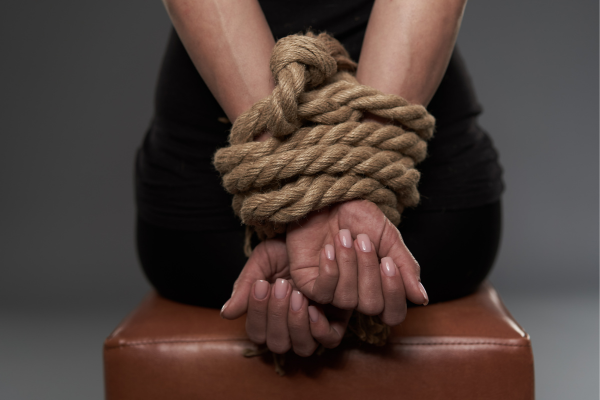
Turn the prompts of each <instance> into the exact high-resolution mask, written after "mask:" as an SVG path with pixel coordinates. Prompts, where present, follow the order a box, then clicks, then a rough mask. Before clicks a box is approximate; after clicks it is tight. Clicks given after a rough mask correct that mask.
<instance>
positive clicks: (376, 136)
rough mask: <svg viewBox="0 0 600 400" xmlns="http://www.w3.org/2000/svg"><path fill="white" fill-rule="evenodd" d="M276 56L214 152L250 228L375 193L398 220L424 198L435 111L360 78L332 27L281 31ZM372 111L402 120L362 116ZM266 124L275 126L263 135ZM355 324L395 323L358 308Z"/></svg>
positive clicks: (267, 230)
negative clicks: (262, 91) (271, 82)
mask: <svg viewBox="0 0 600 400" xmlns="http://www.w3.org/2000/svg"><path fill="white" fill-rule="evenodd" d="M270 66H271V72H272V74H273V77H274V79H275V83H276V85H275V89H274V90H273V92H272V93H271V95H269V96H268V97H266V98H264V99H262V100H260V101H258V102H257V103H255V104H254V105H253V106H252V108H251V109H250V110H249V111H247V112H246V113H244V114H242V115H241V116H240V117H238V119H237V120H236V121H235V123H234V125H233V127H232V130H231V134H230V136H229V143H230V146H229V147H226V148H223V149H220V150H219V151H217V153H216V154H215V157H214V160H213V161H214V165H215V167H216V169H217V170H218V171H219V172H220V173H221V175H222V178H223V185H224V187H225V189H226V190H227V191H228V192H229V193H231V194H233V195H234V197H233V202H232V206H233V209H234V211H235V213H236V215H238V216H239V217H240V218H241V220H242V222H243V223H244V224H246V225H247V226H248V227H249V228H250V229H251V230H249V231H248V232H250V233H251V232H252V230H253V231H254V232H256V233H257V234H258V236H259V238H260V239H265V238H268V237H273V236H275V235H276V234H279V233H284V232H285V228H286V225H287V224H288V223H290V222H294V221H298V220H300V219H302V218H304V217H305V216H306V215H307V214H308V213H310V212H311V211H314V210H319V209H321V208H323V207H327V206H330V205H333V204H335V203H339V202H343V201H348V200H354V199H365V200H370V201H372V202H374V203H375V204H377V206H378V207H379V208H380V209H381V210H382V212H383V213H384V214H385V215H386V216H387V218H389V219H390V221H391V222H392V223H394V224H396V225H397V224H398V223H399V222H400V214H401V213H402V211H403V210H404V208H405V207H412V206H415V205H417V204H418V202H419V193H418V191H417V184H418V182H419V178H420V174H419V172H418V171H417V170H416V169H415V168H414V167H415V165H416V164H417V163H419V162H421V161H423V159H424V158H425V156H426V152H427V144H426V140H428V139H429V138H431V136H432V135H433V130H434V125H435V120H434V118H433V116H431V115H430V114H429V113H427V110H426V109H425V107H423V106H420V105H414V104H410V103H409V102H408V101H406V100H405V99H403V98H401V97H399V96H395V95H386V94H383V93H381V92H379V91H378V90H376V89H373V88H370V87H368V86H364V85H360V84H359V83H358V81H357V80H356V78H355V77H354V75H353V74H354V72H355V71H356V63H355V62H353V61H352V60H351V59H350V58H349V55H348V53H347V52H346V50H345V49H344V47H343V46H342V45H341V44H340V43H339V42H338V41H337V40H335V39H333V38H332V37H331V36H329V35H327V34H324V33H322V34H319V35H318V36H317V35H315V34H313V33H311V32H309V33H307V34H306V35H291V36H287V37H285V38H282V39H281V40H279V41H278V42H277V43H276V45H275V48H274V49H273V53H272V56H271V62H270ZM365 112H369V113H371V114H373V115H377V116H380V117H383V118H386V119H388V120H390V122H393V123H394V124H393V125H382V124H379V123H375V122H364V123H363V122H360V120H361V119H362V117H363V115H364V113H365ZM265 131H269V132H271V133H272V135H273V136H272V137H271V138H270V139H268V140H266V141H264V142H255V141H254V138H255V137H257V136H259V135H260V134H262V133H264V132H265ZM246 250H247V253H248V255H249V252H251V250H250V247H249V235H247V240H246ZM349 329H350V331H351V332H353V333H354V334H355V335H356V336H358V337H359V338H360V339H361V340H363V341H366V342H368V343H371V344H376V345H383V344H385V342H386V340H387V337H388V336H389V333H390V328H389V327H388V326H387V325H385V324H383V323H382V322H381V320H379V318H378V317H368V316H364V315H362V314H360V313H357V312H355V313H354V314H353V317H352V320H351V323H350V324H349Z"/></svg>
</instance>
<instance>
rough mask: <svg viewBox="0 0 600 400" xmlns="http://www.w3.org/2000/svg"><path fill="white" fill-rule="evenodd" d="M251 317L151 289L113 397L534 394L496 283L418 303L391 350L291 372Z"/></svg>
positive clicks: (490, 397) (118, 337)
mask: <svg viewBox="0 0 600 400" xmlns="http://www.w3.org/2000/svg"><path fill="white" fill-rule="evenodd" d="M244 323H245V321H244V319H243V318H241V319H239V320H236V321H226V320H223V319H221V318H220V317H219V311H218V310H213V309H206V308H200V307H193V306H188V305H183V304H179V303H175V302H172V301H169V300H166V299H164V298H162V297H160V296H159V295H157V294H156V293H151V294H149V295H148V296H147V297H146V298H145V299H144V300H143V302H142V303H141V304H140V306H139V307H138V308H137V309H136V310H134V311H133V312H132V313H131V314H130V315H129V316H128V317H127V318H126V319H125V320H124V321H123V322H122V323H121V324H120V325H119V326H118V327H117V328H116V329H115V331H114V332H113V333H112V334H111V335H110V336H109V337H108V338H107V339H106V341H105V343H104V373H105V386H106V387H105V388H106V398H107V400H125V399H127V400H131V399H144V400H151V399H169V400H180V399H181V400H182V399H254V398H257V399H259V398H260V399H272V398H273V399H280V398H285V399H310V400H315V399H329V400H331V399H345V400H346V399H347V400H350V399H361V400H364V399H375V398H384V399H413V400H414V399H428V400H434V399H444V400H452V399H461V400H468V399H486V400H495V399H498V400H500V399H502V400H506V399H527V400H531V399H533V398H534V375H533V353H532V349H531V342H530V339H529V335H527V333H525V332H524V331H523V329H521V327H520V326H519V325H518V324H517V322H516V321H515V320H514V319H513V318H512V317H511V315H510V314H509V312H508V311H507V310H506V308H505V307H504V305H503V304H502V301H501V300H500V298H499V297H498V295H497V293H496V291H495V290H494V289H493V288H492V287H491V285H490V284H488V283H486V284H484V285H482V286H481V287H480V289H479V290H478V291H477V292H476V293H475V294H473V295H470V296H468V297H465V298H462V299H458V300H453V301H449V302H446V303H440V304H432V305H429V306H427V307H417V308H411V309H409V311H408V316H407V318H406V321H405V322H404V323H403V324H402V325H400V326H398V327H395V328H393V330H392V335H391V338H390V340H389V343H388V344H387V345H386V346H384V347H372V346H369V345H364V344H363V345H360V346H356V345H344V344H343V345H342V346H340V347H339V348H337V349H334V350H327V351H325V352H324V353H323V354H322V355H320V356H317V355H313V356H311V357H309V358H301V357H298V356H295V355H293V354H288V355H286V357H285V367H284V368H285V371H286V374H285V376H279V375H277V374H276V373H275V370H274V364H273V359H272V357H270V356H269V355H265V356H259V357H253V358H246V357H244V356H242V353H243V352H244V350H245V349H248V348H255V346H254V345H253V344H252V343H251V342H250V341H249V340H248V339H247V337H246V335H245V327H244Z"/></svg>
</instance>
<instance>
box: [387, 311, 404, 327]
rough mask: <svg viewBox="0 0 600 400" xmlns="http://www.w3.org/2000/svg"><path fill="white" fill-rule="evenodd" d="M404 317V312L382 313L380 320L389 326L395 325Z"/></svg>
mask: <svg viewBox="0 0 600 400" xmlns="http://www.w3.org/2000/svg"><path fill="white" fill-rule="evenodd" d="M405 318H406V313H389V314H384V315H383V317H382V318H381V320H382V321H383V322H384V323H386V324H387V325H389V326H396V325H400V324H401V323H402V322H404V319H405Z"/></svg>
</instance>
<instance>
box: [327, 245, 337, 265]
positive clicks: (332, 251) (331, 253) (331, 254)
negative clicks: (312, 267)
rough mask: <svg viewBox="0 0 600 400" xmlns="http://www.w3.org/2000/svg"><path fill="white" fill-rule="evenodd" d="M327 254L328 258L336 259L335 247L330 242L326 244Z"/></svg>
mask: <svg viewBox="0 0 600 400" xmlns="http://www.w3.org/2000/svg"><path fill="white" fill-rule="evenodd" d="M325 255H326V256H327V259H328V260H331V261H333V260H335V249H334V248H333V246H332V245H330V244H326V245H325Z"/></svg>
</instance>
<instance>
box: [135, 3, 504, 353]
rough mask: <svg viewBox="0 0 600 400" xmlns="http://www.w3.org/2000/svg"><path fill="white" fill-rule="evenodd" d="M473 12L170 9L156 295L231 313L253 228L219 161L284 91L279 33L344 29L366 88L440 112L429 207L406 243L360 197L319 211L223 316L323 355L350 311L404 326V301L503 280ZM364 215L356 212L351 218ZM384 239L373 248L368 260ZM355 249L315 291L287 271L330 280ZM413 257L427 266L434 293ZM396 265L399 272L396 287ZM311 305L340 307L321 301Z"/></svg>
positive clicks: (145, 194) (443, 8) (149, 266)
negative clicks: (234, 206) (238, 131)
mask: <svg viewBox="0 0 600 400" xmlns="http://www.w3.org/2000/svg"><path fill="white" fill-rule="evenodd" d="M465 3H466V1H465V0H455V1H444V2H440V1H438V2H436V1H424V0H402V1H394V2H386V1H379V0H378V1H377V2H375V4H373V2H372V1H362V0H361V1H348V0H346V1H343V2H342V1H340V2H323V1H312V0H309V1H303V2H294V3H289V4H288V3H287V2H280V1H261V2H260V4H259V2H257V1H254V0H252V1H250V0H248V1H243V0H241V1H228V2H221V1H217V0H214V1H195V2H194V1H187V0H185V1H184V0H165V5H166V7H167V11H168V12H169V15H170V17H171V20H172V22H173V25H174V28H175V31H176V33H175V32H172V34H171V38H170V41H169V45H168V48H167V53H166V55H165V58H164V61H163V67H162V70H161V74H160V78H159V82H158V89H157V97H156V108H155V116H154V120H153V122H152V124H151V126H150V129H149V130H148V133H147V135H146V138H145V140H144V144H143V146H142V147H141V148H140V150H139V152H138V158H137V162H136V188H137V204H138V230H137V235H138V252H139V255H140V260H141V263H142V267H143V268H144V271H145V273H146V275H147V277H148V279H149V280H150V282H151V283H152V284H153V285H154V286H155V287H156V288H157V290H158V291H159V292H160V293H161V294H162V295H164V296H166V297H168V298H171V299H173V300H177V301H181V302H185V303H190V304H196V305H201V306H205V307H215V308H217V307H221V305H222V304H223V303H224V302H226V301H227V300H228V299H229V296H230V292H231V287H232V285H233V282H234V281H235V280H236V278H237V277H238V275H239V274H240V271H241V269H242V267H243V266H244V265H245V264H246V261H247V260H246V258H245V257H244V255H243V252H242V241H243V227H241V226H240V224H239V221H238V220H237V219H236V217H235V216H234V215H233V212H232V211H231V207H230V204H231V197H230V196H229V195H228V194H227V193H226V192H225V191H224V189H222V187H221V186H220V177H219V175H218V173H217V172H216V171H215V170H214V168H213V167H212V164H211V159H212V155H213V153H214V152H215V151H216V150H217V149H218V148H220V147H223V146H225V145H226V139H227V134H228V130H229V128H230V124H229V123H228V121H235V119H236V118H237V117H238V116H239V115H241V114H242V113H243V112H245V111H246V110H248V109H249V108H250V107H251V105H252V104H254V102H256V101H258V100H260V99H262V98H264V97H266V96H267V95H268V94H269V93H270V92H271V91H272V89H273V87H274V86H273V85H274V83H273V81H272V78H271V72H270V69H269V58H270V54H271V50H272V48H273V46H274V43H275V40H274V36H275V37H276V38H280V37H283V36H286V35H288V34H293V33H297V32H299V31H302V30H305V29H307V28H309V27H310V28H312V29H313V30H314V31H321V30H326V31H328V32H329V33H331V34H332V35H333V36H334V37H335V38H336V39H338V40H339V41H341V42H342V44H344V46H345V47H346V49H347V50H348V51H349V53H350V55H351V57H352V58H353V59H355V60H359V64H358V70H357V75H356V76H357V79H358V80H359V82H360V83H362V84H365V85H368V86H371V87H374V88H376V89H379V90H380V91H382V92H384V93H391V94H397V95H399V96H402V97H404V98H406V99H408V100H409V101H411V102H413V103H419V104H423V105H426V106H428V109H429V111H430V112H431V113H432V114H433V115H434V116H435V117H436V119H437V131H436V135H435V137H434V139H432V140H431V141H430V143H429V149H428V153H429V157H428V159H427V160H426V161H424V162H423V163H422V164H420V165H419V166H418V168H419V170H420V171H421V173H422V178H421V182H420V186H419V190H420V192H421V197H422V201H421V204H420V205H419V206H418V207H416V208H415V209H412V210H408V211H405V213H404V214H403V222H402V223H401V224H400V226H399V229H400V232H401V234H402V239H398V238H399V236H398V235H396V236H397V238H396V239H392V237H393V234H392V233H393V230H390V229H388V230H387V232H388V233H387V234H386V233H385V232H383V231H382V229H379V228H373V227H369V226H368V224H367V223H366V222H365V221H370V220H373V219H377V218H379V217H380V215H378V214H377V210H376V209H374V208H373V205H372V204H368V202H351V203H345V204H343V205H338V206H335V207H332V208H331V209H330V210H326V211H325V213H315V214H313V215H311V216H310V217H309V219H308V221H307V223H303V225H302V227H291V229H290V231H289V232H288V235H287V237H286V239H285V240H282V239H279V240H274V241H270V242H265V243H264V244H262V245H261V247H259V248H257V251H256V252H255V255H254V256H253V260H251V261H250V262H249V264H248V265H247V266H246V269H244V274H242V275H241V276H240V278H241V280H240V284H238V287H243V290H242V291H237V293H236V296H234V297H235V298H236V300H235V301H233V302H230V303H227V306H226V307H224V309H223V315H224V316H225V317H228V318H234V317H237V316H238V315H240V314H241V313H243V312H245V311H246V308H247V307H250V308H249V309H248V310H249V316H248V321H249V324H248V326H247V328H248V333H249V335H250V337H251V338H252V339H253V340H255V341H256V342H258V343H261V342H267V344H268V346H269V348H271V349H272V350H274V351H277V352H284V351H286V350H287V349H289V348H293V349H294V351H296V352H297V353H299V354H301V355H308V354H310V353H312V351H314V348H316V343H317V342H320V343H323V344H324V345H326V346H328V347H334V346H335V345H337V344H338V343H339V341H340V340H341V337H343V331H344V329H345V324H346V322H347V318H348V316H349V314H348V311H347V310H348V309H351V308H355V307H357V308H358V309H359V310H360V311H363V312H366V313H368V314H375V315H377V314H381V315H382V318H383V319H384V321H386V322H388V323H392V324H396V323H399V321H401V320H402V319H403V316H402V312H403V305H405V304H406V303H405V298H408V300H410V301H412V302H413V303H416V304H424V303H426V302H427V301H431V302H436V301H444V300H449V299H452V298H456V297H460V296H464V295H467V294H469V293H471V292H473V291H474V290H475V289H476V288H477V286H478V285H479V283H480V282H481V281H482V280H483V279H484V278H485V276H486V275H487V274H488V273H489V270H490V268H491V266H492V264H493V260H494V258H495V254H496V251H497V247H498V242H499V237H500V195H501V192H502V189H503V185H502V181H501V168H500V166H499V164H498V162H497V154H496V151H495V149H494V148H493V145H492V143H491V140H490V138H489V137H488V136H487V135H486V133H485V132H484V131H483V130H482V129H481V128H480V127H479V126H478V125H477V120H476V118H477V115H478V114H479V113H480V112H481V108H480V106H479V105H478V103H477V101H476V99H475V95H474V93H473V90H472V88H471V84H470V80H469V78H468V75H467V73H466V70H465V68H464V66H463V63H462V60H461V58H460V55H459V54H458V52H457V50H456V49H455V48H454V43H455V40H456V36H457V34H458V29H459V26H460V21H461V18H462V14H463V11H464V7H465ZM380 122H385V121H380ZM268 135H269V134H268V132H266V133H265V134H264V135H263V137H260V138H257V140H263V139H265V138H266V137H268ZM353 215H354V216H356V218H349V216H353ZM367 215H370V216H372V218H366V216H367ZM340 216H341V217H340ZM344 216H346V220H344ZM362 216H365V217H364V218H363V217H362ZM323 218H325V219H328V220H331V219H333V220H336V221H338V222H339V221H340V220H341V221H353V222H348V223H346V225H344V223H342V224H338V225H335V224H334V225H335V226H336V227H337V228H340V231H339V232H337V231H333V232H330V234H328V235H325V234H323V235H317V234H315V233H316V232H321V233H322V232H323V229H325V228H323V226H324V225H328V224H322V223H321V222H322V221H321V222H320V219H323ZM336 218H337V219H336ZM361 224H362V226H361ZM328 226H329V225H328ZM346 229H347V230H348V231H349V232H346V231H345V230H346ZM394 229H395V228H394ZM367 231H368V232H367ZM390 232H391V233H390ZM365 234H366V236H364V235H365ZM344 235H346V239H347V240H346V244H349V243H350V242H352V244H353V245H351V246H348V247H346V246H344ZM348 235H349V237H348ZM361 235H362V236H361ZM385 235H388V236H387V237H389V238H390V239H389V243H390V244H389V246H388V249H387V250H389V252H390V256H391V260H388V259H387V258H386V255H387V254H385V251H383V249H382V247H381V246H380V244H381V243H382V241H381V240H380V239H381V238H382V237H385ZM359 236H360V237H359ZM313 237H323V238H325V237H326V239H322V240H320V241H319V240H317V241H316V242H315V243H313V245H312V246H309V247H311V249H312V253H310V254H309V255H308V256H307V255H306V252H304V251H301V250H302V246H303V245H305V244H306V242H307V240H309V239H310V238H313ZM369 245H373V246H372V247H370V248H369V249H368V250H369V251H364V250H365V249H366V248H367V247H368V246H369ZM327 246H333V251H332V247H327ZM344 249H347V251H348V252H349V253H348V254H349V255H348V257H349V259H351V261H350V262H349V264H348V265H350V266H351V268H346V267H344V268H342V266H339V268H338V271H339V274H338V276H337V277H335V279H333V280H332V281H331V282H333V283H331V282H330V284H329V286H328V287H326V286H327V285H326V284H324V286H321V287H318V288H316V289H315V288H314V287H306V285H302V282H299V279H296V277H294V275H293V272H294V271H289V270H284V269H285V268H284V267H285V266H287V265H290V266H291V267H292V270H293V268H294V266H295V265H296V266H302V267H306V266H308V267H311V268H312V269H313V270H316V271H319V270H320V269H319V264H320V263H321V264H322V263H326V262H328V261H326V260H328V259H329V261H331V262H334V260H337V261H335V263H336V265H337V263H338V261H341V257H343V252H344V251H346V250H344ZM409 251H410V252H409ZM394 252H395V253H394ZM328 253H332V254H333V260H331V259H330V256H331V254H328ZM410 253H412V255H413V256H414V258H415V259H416V260H418V262H419V264H420V279H421V281H422V283H423V285H424V286H425V287H426V288H427V293H425V292H424V290H423V285H420V282H419V265H418V264H416V263H415V262H414V260H413V259H412V257H410ZM302 257H304V259H303V258H302ZM379 259H382V263H381V264H382V266H381V270H380V274H379V277H376V276H375V275H372V278H373V279H370V280H369V279H367V280H365V279H359V278H360V271H366V270H367V268H363V267H364V266H365V265H372V264H373V263H376V264H377V265H379ZM269 263H271V264H272V265H271V264H269ZM261 266H262V267H263V268H266V267H265V266H272V267H274V268H276V269H277V268H279V267H281V268H279V269H278V272H280V273H281V274H284V273H287V274H290V273H292V277H293V278H294V279H292V283H293V284H294V285H295V286H296V287H295V289H300V290H299V291H298V293H296V292H297V291H293V290H292V285H290V283H289V282H288V281H287V280H286V279H280V280H278V281H275V282H274V283H273V284H272V285H270V284H268V283H266V282H259V281H260V280H261V279H255V280H254V281H250V280H249V278H250V277H254V278H255V277H257V276H259V275H260V274H258V275H257V271H260V270H261ZM321 267H322V265H321ZM315 268H316V269H315ZM303 269H304V268H299V269H298V271H300V270H303ZM386 269H387V270H389V271H392V272H394V271H396V272H394V274H393V275H391V277H392V278H390V280H389V281H386V279H388V278H386V276H387V275H386V274H385V271H386ZM321 270H322V269H321ZM252 271H254V272H252ZM357 271H358V275H357ZM263 275H264V274H263ZM317 276H318V273H317ZM276 277H278V276H275V275H272V276H264V278H271V279H272V278H276ZM281 277H284V276H283V275H282V276H281ZM313 277H314V276H313ZM321 277H322V278H323V277H324V276H321ZM400 277H401V278H402V279H401V278H400ZM375 278H377V279H375ZM263 280H264V279H263ZM307 281H312V282H315V280H311V279H310V278H307ZM361 282H362V283H364V282H367V284H366V286H365V285H362V286H361V284H360V283H361ZM386 282H387V283H386ZM325 283H327V282H325ZM386 285H387V286H386ZM389 285H392V286H393V285H397V287H396V288H400V287H402V290H403V292H402V296H401V297H402V299H400V298H398V296H396V297H394V298H393V299H391V300H390V299H388V298H387V297H386V293H387V295H389V294H390V293H392V292H394V293H396V294H397V292H398V290H392V289H393V287H392V286H389ZM298 286H302V287H298ZM311 290H312V292H311ZM304 296H308V297H310V298H311V299H313V300H315V299H320V300H322V302H323V303H327V302H331V304H332V305H331V306H330V307H329V308H328V309H322V308H320V307H318V306H315V305H312V306H310V307H309V302H308V300H307V299H306V298H305V297H304ZM319 296H321V297H319ZM237 298H240V299H241V300H237ZM361 299H362V300H365V299H368V300H369V301H366V302H365V301H363V302H362V303H361ZM388 300H389V301H388ZM389 305H391V306H390V307H391V309H388V312H387V313H386V310H385V309H386V308H387V307H388V306H389ZM295 308H297V309H295ZM323 310H325V311H327V317H326V316H325V314H323ZM285 311H287V312H288V315H286V316H285V318H284V317H282V318H280V320H279V321H276V320H275V319H274V318H269V316H271V317H272V316H274V315H282V313H285ZM269 321H270V322H269Z"/></svg>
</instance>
